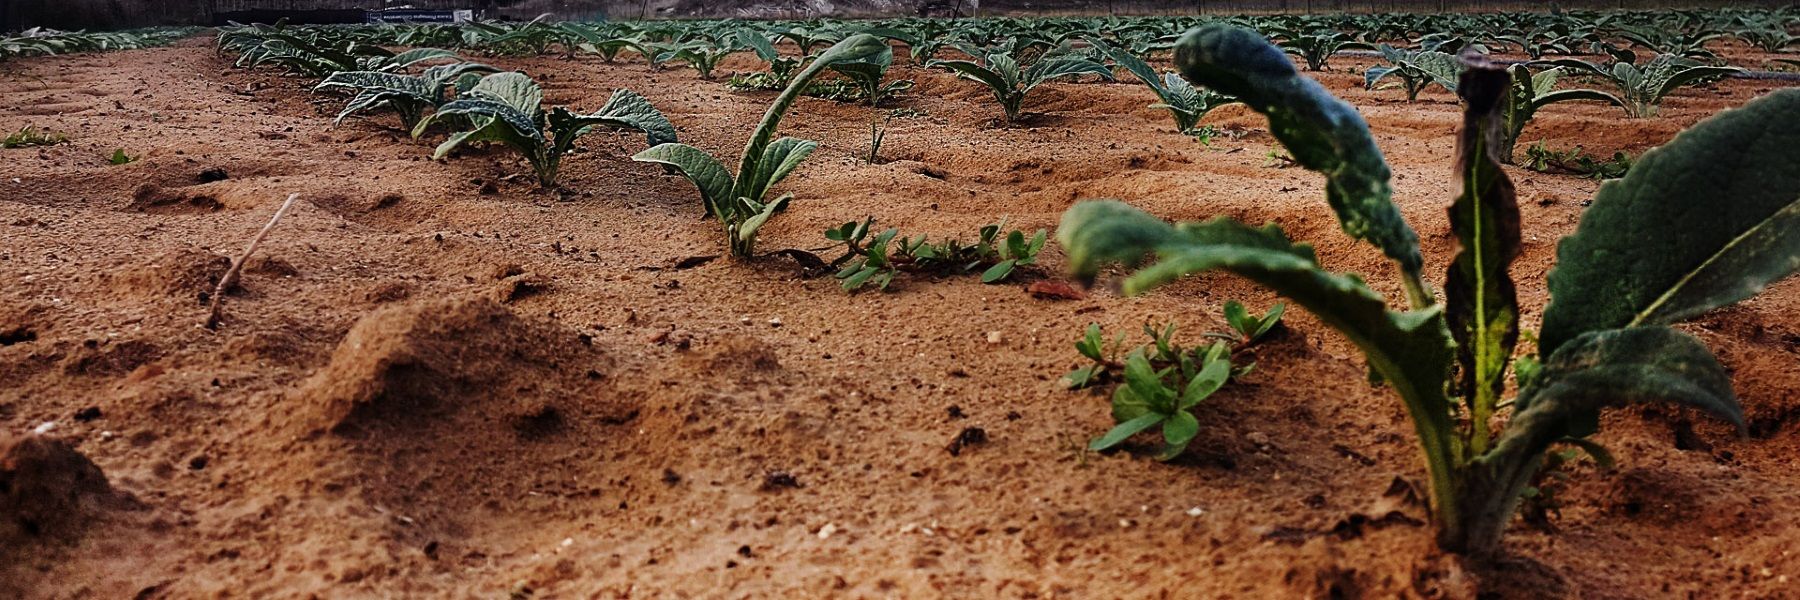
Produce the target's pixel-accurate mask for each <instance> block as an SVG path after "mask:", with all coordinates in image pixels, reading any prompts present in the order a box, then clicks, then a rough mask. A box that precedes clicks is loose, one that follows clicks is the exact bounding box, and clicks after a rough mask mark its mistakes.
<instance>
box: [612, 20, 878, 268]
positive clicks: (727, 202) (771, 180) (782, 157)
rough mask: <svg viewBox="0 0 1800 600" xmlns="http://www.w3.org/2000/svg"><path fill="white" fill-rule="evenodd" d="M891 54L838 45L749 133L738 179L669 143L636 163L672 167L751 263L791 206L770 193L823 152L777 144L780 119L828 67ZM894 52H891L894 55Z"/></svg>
mask: <svg viewBox="0 0 1800 600" xmlns="http://www.w3.org/2000/svg"><path fill="white" fill-rule="evenodd" d="M884 49H888V45H887V42H885V41H882V40H881V39H880V38H877V37H875V36H872V35H853V36H850V37H848V38H845V39H844V41H841V42H838V43H837V44H836V45H833V46H832V47H831V48H830V49H827V50H826V51H825V52H824V53H822V54H820V55H819V57H818V58H817V59H814V60H813V62H812V64H810V65H807V66H806V69H804V70H802V71H800V74H798V75H795V76H794V81H793V82H792V83H789V84H788V87H787V90H785V91H783V92H782V93H781V95H780V96H779V97H776V98H775V103H774V104H771V105H770V106H769V111H768V112H766V113H764V114H763V119H762V123H760V124H758V125H757V126H756V130H755V131H754V132H752V133H751V134H750V142H749V143H748V144H746V145H745V146H744V154H743V157H742V158H741V159H739V161H738V170H737V176H736V177H733V176H732V174H731V172H730V171H726V170H725V166H724V165H722V164H720V163H719V160H718V159H716V158H713V156H712V155H710V154H707V153H706V151H704V150H701V149H699V148H695V147H693V146H689V145H686V144H675V143H666V144H661V145H657V146H654V147H652V148H650V149H648V150H645V151H643V152H639V153H638V155H637V156H634V157H632V160H637V161H642V162H653V163H661V164H664V165H669V166H671V167H674V168H675V169H677V170H679V171H681V173H682V175H684V176H686V177H687V178H688V180H689V181H692V182H693V183H694V185H695V186H696V187H698V188H700V197H701V200H702V201H703V202H704V203H705V205H706V215H707V216H710V217H717V218H718V219H719V222H720V223H721V224H722V225H724V226H725V243H726V246H727V247H729V248H730V250H731V254H732V256H736V257H740V258H749V257H751V256H752V255H753V253H754V251H755V248H756V232H757V230H759V229H761V228H762V226H763V224H764V223H766V222H768V220H769V218H770V217H773V216H775V213H776V212H778V211H780V210H782V209H783V208H786V207H787V204H788V201H789V200H792V199H793V196H792V195H791V194H789V195H783V196H781V197H779V198H776V199H775V200H773V201H770V200H766V199H765V196H767V194H768V192H769V188H770V187H773V186H774V185H775V184H776V183H779V182H780V181H781V180H782V179H783V178H785V177H787V176H788V175H789V174H791V173H793V172H794V169H797V168H799V167H800V163H801V161H804V160H806V157H807V156H808V155H810V154H812V152H813V150H815V149H817V148H818V147H819V145H818V143H817V142H812V141H807V140H802V139H798V138H791V137H784V138H781V139H774V137H775V130H776V127H777V126H778V125H779V124H780V123H781V117H782V116H783V115H786V114H787V111H788V109H789V108H792V107H793V105H794V102H795V101H797V100H799V99H800V93H801V91H803V90H805V89H806V85H807V84H808V83H811V82H812V80H813V78H814V77H817V76H818V75H819V73H820V72H823V71H824V70H825V69H826V68H829V67H830V66H832V65H834V64H837V63H839V62H842V61H847V60H859V59H862V58H864V57H867V56H870V55H873V54H876V53H878V52H881V51H882V50H884ZM890 51H891V50H890Z"/></svg>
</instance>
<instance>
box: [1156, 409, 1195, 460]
mask: <svg viewBox="0 0 1800 600" xmlns="http://www.w3.org/2000/svg"><path fill="white" fill-rule="evenodd" d="M1197 435H1200V421H1199V420H1198V419H1195V418H1194V415H1193V413H1190V412H1188V411H1185V410H1178V411H1175V414H1173V415H1170V416H1169V419H1168V420H1167V421H1164V422H1163V451H1162V453H1160V454H1158V455H1156V460H1161V461H1167V460H1173V459H1174V458H1175V457H1177V456H1181V453H1182V452H1183V451H1185V450H1187V445H1188V442H1192V441H1194V436H1197Z"/></svg>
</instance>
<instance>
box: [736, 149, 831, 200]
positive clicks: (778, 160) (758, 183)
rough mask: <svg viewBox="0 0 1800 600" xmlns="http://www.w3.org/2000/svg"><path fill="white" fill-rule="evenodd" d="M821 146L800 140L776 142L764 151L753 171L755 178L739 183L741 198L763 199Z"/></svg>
mask: <svg viewBox="0 0 1800 600" xmlns="http://www.w3.org/2000/svg"><path fill="white" fill-rule="evenodd" d="M818 147H819V144H818V143H817V142H812V141H808V140H802V139H798V138H791V137H784V138H781V139H779V140H775V142H774V143H772V144H769V145H768V146H767V147H766V148H764V149H763V155H762V159H761V160H759V161H757V163H756V169H755V170H754V171H752V175H753V176H754V178H753V179H752V180H750V181H739V182H738V190H739V192H740V193H739V197H741V198H750V199H752V200H758V199H761V198H762V197H763V196H764V195H767V194H768V193H769V188H770V187H772V186H774V185H775V184H776V183H778V182H780V181H781V180H782V179H784V178H786V177H787V176H788V175H789V174H790V173H793V172H794V169H798V168H800V163H801V162H802V161H805V160H806V157H807V156H810V155H811V154H812V153H813V150H816V149H818Z"/></svg>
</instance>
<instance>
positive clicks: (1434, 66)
mask: <svg viewBox="0 0 1800 600" xmlns="http://www.w3.org/2000/svg"><path fill="white" fill-rule="evenodd" d="M1381 57H1382V58H1383V59H1386V60H1387V61H1388V66H1385V67H1369V70H1367V71H1363V89H1368V90H1373V89H1375V85H1376V84H1378V83H1381V80H1383V79H1387V78H1389V77H1393V78H1396V79H1399V80H1400V87H1401V88H1404V89H1405V90H1406V101H1407V102H1413V101H1416V100H1418V99H1419V92H1422V91H1424V90H1425V88H1427V87H1430V86H1431V85H1432V84H1436V85H1438V86H1441V87H1443V88H1444V89H1446V90H1450V91H1452V92H1454V91H1456V76H1457V74H1459V73H1461V72H1462V64H1461V63H1458V62H1457V60H1456V57H1454V56H1451V55H1449V54H1445V53H1443V52H1438V51H1436V50H1403V49H1400V48H1395V47H1393V46H1389V45H1387V44H1382V45H1381Z"/></svg>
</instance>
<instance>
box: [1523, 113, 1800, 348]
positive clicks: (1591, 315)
mask: <svg viewBox="0 0 1800 600" xmlns="http://www.w3.org/2000/svg"><path fill="white" fill-rule="evenodd" d="M1795 114H1800V90H1793V89H1787V90H1780V91H1776V92H1774V93H1771V94H1769V95H1768V96H1765V97H1763V98H1760V99H1758V100H1754V101H1752V102H1750V103H1749V104H1746V105H1745V106H1744V107H1742V108H1738V109H1734V110H1727V111H1724V112H1722V113H1719V114H1718V115H1715V116H1713V117H1712V118H1709V119H1707V120H1705V121H1702V122H1700V124H1698V125H1695V126H1694V127H1692V128H1690V129H1688V130H1687V131H1684V132H1682V133H1681V134H1680V135H1677V136H1676V137H1675V139H1674V140H1673V141H1671V142H1669V143H1668V144H1667V145H1664V146H1662V147H1660V148H1656V149H1654V150H1651V151H1649V152H1647V153H1645V154H1644V156H1643V157H1641V158H1639V159H1638V161H1637V162H1636V163H1635V164H1634V165H1633V166H1632V169H1631V171H1630V172H1629V173H1627V174H1626V175H1625V177H1624V178H1622V179H1617V180H1613V181H1610V182H1607V183H1605V184H1602V185H1601V186H1600V191H1599V192H1598V193H1597V194H1595V196H1594V202H1593V205H1592V206H1591V207H1589V208H1588V209H1587V212H1586V213H1585V214H1584V215H1583V216H1582V219H1581V225H1580V227H1578V228H1577V229H1576V231H1575V233H1574V234H1573V235H1570V236H1569V237H1566V238H1563V240H1562V242H1561V244H1560V245H1559V246H1558V248H1557V263H1556V265H1557V266H1556V268H1555V269H1554V270H1552V271H1551V272H1550V277H1549V287H1550V297H1551V302H1550V305H1549V307H1548V308H1546V309H1545V310H1544V324H1543V331H1542V333H1541V335H1540V342H1539V348H1540V349H1541V352H1542V354H1543V355H1545V356H1548V355H1551V354H1552V353H1554V352H1555V351H1556V350H1557V349H1558V348H1560V347H1561V346H1562V345H1563V344H1565V343H1567V342H1568V341H1569V340H1572V339H1574V338H1576V337H1577V336H1579V335H1581V334H1582V333H1585V332H1588V331H1596V330H1602V329H1613V328H1618V327H1625V326H1630V325H1654V324H1667V323H1674V322H1677V321H1680V320H1682V319H1686V318H1689V317H1692V316H1694V315H1698V314H1700V313H1703V312H1706V311H1708V310H1712V309H1714V308H1718V307H1721V306H1725V305H1727V304H1731V303H1733V302H1737V301H1739V300H1743V299H1745V298H1748V297H1750V296H1753V295H1755V294H1756V293H1758V292H1760V291H1762V289H1763V288H1764V287H1766V286H1767V285H1768V284H1770V283H1772V282H1774V281H1777V280H1779V279H1781V278H1783V277H1786V276H1787V275H1788V274H1790V273H1793V272H1794V270H1795V268H1797V267H1800V154H1796V153H1795V151H1794V149H1795V148H1800V119H1794V118H1792V117H1791V116H1792V115H1795Z"/></svg>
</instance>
